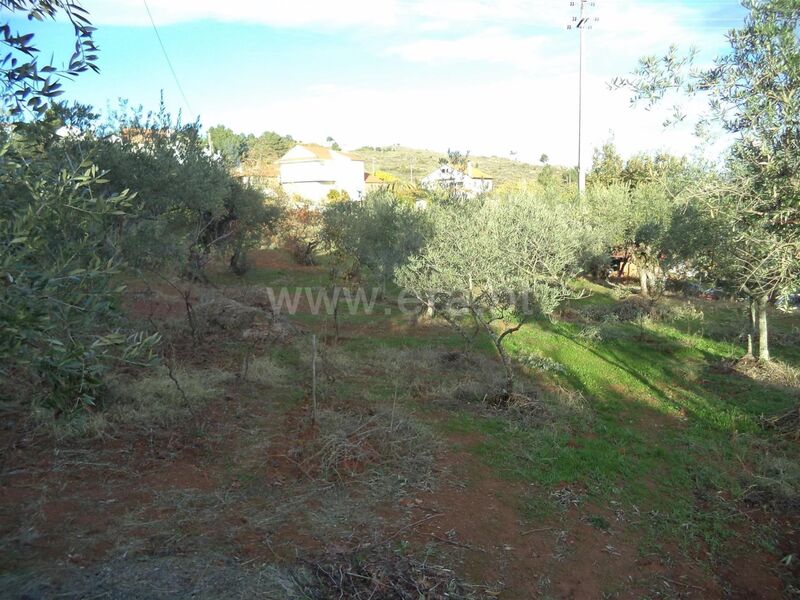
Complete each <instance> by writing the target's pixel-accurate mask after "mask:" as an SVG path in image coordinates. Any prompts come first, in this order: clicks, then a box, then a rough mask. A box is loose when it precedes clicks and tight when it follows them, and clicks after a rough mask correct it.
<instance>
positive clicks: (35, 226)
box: [0, 0, 158, 413]
mask: <svg viewBox="0 0 800 600" xmlns="http://www.w3.org/2000/svg"><path fill="white" fill-rule="evenodd" d="M0 6H2V7H3V8H5V9H7V10H9V11H11V13H14V12H17V13H20V12H21V13H23V14H26V15H27V16H29V17H30V18H34V19H42V18H54V19H55V18H56V17H57V16H58V15H59V13H61V15H62V16H66V17H67V19H68V20H69V21H71V23H72V25H73V28H74V32H75V44H76V48H75V52H74V53H73V55H72V57H71V58H70V61H69V66H68V67H67V68H66V69H65V70H64V71H60V70H58V69H56V68H55V67H52V66H50V65H47V64H41V63H39V61H38V59H39V57H38V50H37V49H36V47H35V46H34V44H33V42H32V38H33V36H32V35H31V34H25V33H22V34H20V33H17V32H14V33H12V32H11V29H10V25H9V24H8V23H6V24H5V25H3V26H2V27H0V31H2V36H3V37H2V40H0V41H1V42H2V43H3V44H4V45H5V46H6V48H7V49H8V53H7V54H6V56H5V60H4V61H3V62H2V68H0V79H1V80H2V82H3V85H2V101H3V105H4V108H5V109H6V111H7V112H6V115H5V120H8V121H10V122H8V123H6V124H5V126H4V127H2V128H0V277H2V284H0V331H2V335H0V374H2V378H3V379H4V380H6V378H8V379H9V380H10V376H11V375H12V374H13V376H14V380H15V381H16V382H17V384H18V389H24V388H23V386H22V385H19V384H20V383H21V382H23V381H28V382H31V383H33V384H35V385H36V386H37V387H36V389H37V391H44V394H42V395H43V401H44V402H45V403H46V404H48V405H49V406H51V407H52V408H54V409H55V410H56V411H59V412H65V413H68V412H71V411H73V410H75V409H78V408H81V407H86V406H87V405H92V404H94V403H95V400H96V398H97V397H98V394H99V392H100V391H101V388H102V378H103V374H104V373H105V372H106V371H107V370H108V369H109V368H111V367H112V366H113V365H115V364H118V363H127V364H133V363H135V364H140V365H144V364H151V362H152V360H153V354H152V349H153V346H154V345H155V344H156V343H157V341H158V336H157V335H150V336H148V335H145V334H143V333H136V332H133V331H130V330H129V329H128V328H127V327H126V326H125V322H124V320H123V319H122V317H121V314H120V311H119V310H118V306H119V292H120V288H119V286H118V285H117V284H116V283H115V282H114V279H113V277H114V275H115V274H116V273H117V272H118V270H119V269H120V267H121V264H122V260H121V258H122V257H121V254H120V251H119V234H120V230H121V228H122V227H123V226H124V224H125V222H126V220H127V219H129V218H130V217H131V216H132V215H134V214H135V212H136V208H135V201H134V200H135V198H134V194H133V193H131V192H130V191H128V190H125V189H120V190H118V191H117V192H108V191H106V190H105V189H104V186H105V184H106V183H107V180H106V178H105V176H104V173H103V172H102V170H100V169H98V168H97V166H96V165H95V164H93V162H92V160H91V159H92V156H91V155H87V154H85V153H84V152H83V151H82V150H81V149H80V148H76V147H75V146H73V145H70V144H69V143H67V142H65V141H64V140H61V139H60V137H59V136H58V135H57V134H56V130H57V127H58V126H59V121H58V119H55V118H52V117H53V114H52V112H51V111H50V109H51V100H52V99H53V98H54V97H56V96H57V95H58V93H59V92H60V91H61V90H60V83H59V81H58V77H59V76H60V75H64V74H68V75H78V74H80V73H81V72H83V71H85V70H87V69H90V68H95V67H94V62H95V59H96V56H95V55H94V44H93V42H92V31H93V29H92V28H91V26H90V25H89V21H88V16H87V15H86V12H85V11H84V10H83V9H82V8H81V7H80V6H79V5H78V4H77V3H75V2H62V1H59V0H3V1H2V2H0ZM21 55H23V56H21ZM39 395H40V394H38V393H37V394H34V395H32V397H31V398H27V399H28V400H30V401H32V400H33V399H34V398H38V397H39Z"/></svg>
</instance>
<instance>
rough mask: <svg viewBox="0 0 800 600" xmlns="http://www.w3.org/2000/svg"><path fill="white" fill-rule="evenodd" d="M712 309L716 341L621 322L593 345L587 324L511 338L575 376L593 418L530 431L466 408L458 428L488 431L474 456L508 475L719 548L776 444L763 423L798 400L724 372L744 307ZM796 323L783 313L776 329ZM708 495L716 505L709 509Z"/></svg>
mask: <svg viewBox="0 0 800 600" xmlns="http://www.w3.org/2000/svg"><path fill="white" fill-rule="evenodd" d="M584 285H587V284H584ZM592 291H595V290H594V289H593V290H592ZM604 298H606V299H604ZM607 298H609V297H608V296H607V295H605V294H603V295H595V296H593V297H592V298H591V299H588V301H587V300H584V301H581V302H583V303H585V304H590V303H591V304H599V303H606V302H608V300H607ZM581 302H579V303H576V304H577V305H580V303H581ZM704 308H705V310H706V317H705V325H706V327H707V328H709V329H710V330H711V331H713V333H714V336H713V337H707V336H701V335H698V334H697V333H696V332H692V333H688V332H687V329H685V328H683V329H682V326H685V325H686V324H685V323H681V322H680V321H678V322H675V323H659V324H652V323H648V324H647V325H646V326H645V327H644V328H642V327H640V326H638V325H636V324H633V323H616V324H613V325H611V326H610V327H608V328H606V331H605V333H606V336H607V337H606V339H604V340H603V341H596V342H591V343H590V342H586V341H585V340H584V339H583V338H582V337H581V335H580V332H581V329H582V326H581V325H579V324H574V323H566V322H560V323H551V322H547V321H540V322H535V323H531V324H527V325H525V326H524V327H523V328H522V329H521V330H520V331H519V332H517V333H515V334H514V335H512V336H511V337H510V338H509V341H508V346H509V350H510V352H511V354H512V355H514V356H516V357H523V356H527V355H530V354H536V355H539V356H542V357H546V358H548V359H550V360H552V361H555V362H557V363H559V364H560V365H562V366H563V373H553V372H548V373H547V377H549V378H552V379H554V380H555V381H556V382H557V383H559V384H561V385H563V386H565V387H568V388H571V389H574V390H577V391H579V392H580V393H581V394H582V395H583V396H584V398H585V399H586V401H587V402H588V404H589V406H590V407H591V411H592V413H593V418H592V419H591V420H589V421H587V420H582V419H580V418H578V419H574V420H573V421H572V422H567V423H561V424H559V426H558V427H555V428H552V427H551V428H547V427H545V428H539V429H536V428H533V429H523V428H518V427H513V426H511V425H509V423H508V422H507V421H506V420H503V419H501V418H496V419H486V418H482V417H477V416H475V415H472V414H469V413H466V412H464V413H461V414H458V415H455V416H453V417H452V419H451V420H450V422H449V423H448V427H449V428H451V429H452V430H455V431H461V432H479V433H482V434H484V436H485V437H484V441H483V442H482V443H480V444H479V445H477V446H476V447H475V448H474V451H475V452H476V453H477V454H478V455H479V456H481V457H482V459H483V460H484V461H485V462H486V463H487V464H488V465H490V466H492V467H493V468H494V469H496V470H497V471H498V472H499V473H500V474H502V475H503V476H505V477H507V478H510V479H516V480H522V481H526V482H530V483H534V484H539V485H542V486H544V487H545V489H550V488H554V487H558V486H561V485H565V484H570V485H578V486H581V487H583V488H585V490H586V491H587V492H588V494H589V496H590V497H592V498H594V499H595V500H596V501H598V502H609V501H611V500H613V501H615V502H621V503H622V504H623V505H625V506H628V507H630V506H636V507H637V509H638V510H641V511H642V512H644V511H647V512H648V514H649V513H652V514H655V515H657V517H658V518H657V519H653V522H652V523H646V527H645V529H646V530H648V531H650V533H651V534H652V539H657V538H658V537H659V536H660V535H664V534H666V535H673V536H674V535H676V534H678V535H680V536H682V541H684V542H686V543H689V542H690V541H691V540H694V539H696V538H697V537H700V538H702V539H703V540H704V541H705V542H706V543H707V544H709V545H710V546H716V545H718V544H720V543H721V541H722V540H724V539H725V538H726V537H727V536H729V535H731V534H732V530H731V528H730V526H729V525H730V522H731V519H732V518H733V516H732V515H731V513H730V510H729V509H728V508H726V507H724V506H722V505H721V504H720V502H719V501H718V498H719V496H718V494H719V493H723V494H726V495H727V497H733V498H737V497H738V496H739V495H740V494H741V493H742V490H743V487H744V486H745V485H746V483H747V482H746V477H744V474H743V473H742V470H743V469H742V465H743V463H747V462H748V461H755V460H757V457H758V455H759V452H760V451H761V449H762V448H763V445H764V444H769V443H770V440H769V439H768V434H767V433H765V432H764V431H762V430H761V428H760V426H759V419H760V417H761V416H762V415H765V414H766V415H772V414H778V413H781V412H783V411H786V410H788V409H789V408H791V407H792V406H794V405H795V404H796V402H797V399H796V396H794V395H792V394H788V393H787V391H786V390H785V389H783V388H781V387H780V386H773V385H770V384H768V383H765V382H759V381H755V380H751V379H748V378H745V377H743V376H739V375H736V374H731V373H723V372H720V371H718V370H715V365H716V364H718V363H719V361H720V360H722V359H730V358H734V357H738V356H740V355H741V349H740V348H739V347H738V346H736V345H734V344H732V343H731V342H730V341H727V340H728V339H730V338H731V337H732V336H731V327H732V326H733V323H734V318H733V317H734V316H735V310H734V309H733V308H731V307H730V306H728V305H720V306H719V312H717V306H716V305H715V304H712V303H706V304H705V305H704ZM791 319H792V317H787V316H785V315H779V316H777V317H776V318H775V319H773V322H774V328H775V330H777V331H780V330H782V329H784V328H786V327H787V325H788V324H789V323H791ZM794 322H795V324H796V320H795V321H794ZM737 327H738V326H737ZM714 338H716V339H714ZM775 353H776V355H777V356H778V357H780V358H785V359H788V360H790V361H791V360H793V359H794V356H795V353H796V351H795V350H794V348H791V347H786V346H784V345H781V344H780V343H777V344H775ZM795 483H796V482H795ZM698 497H703V498H708V501H707V504H706V506H705V507H704V509H703V510H698V507H697V498H698Z"/></svg>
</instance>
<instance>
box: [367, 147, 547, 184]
mask: <svg viewBox="0 0 800 600" xmlns="http://www.w3.org/2000/svg"><path fill="white" fill-rule="evenodd" d="M355 152H356V154H358V155H359V156H360V157H361V158H363V159H364V167H365V168H366V170H367V171H368V172H369V173H372V172H373V170H375V171H383V172H385V173H391V174H392V175H395V176H396V177H399V178H400V179H401V180H403V181H410V180H411V172H412V168H413V173H414V181H419V180H420V179H422V178H423V177H425V176H426V175H428V174H429V173H430V172H431V171H433V170H434V169H436V167H438V166H439V161H440V160H441V159H446V158H447V154H446V153H444V152H432V151H430V150H418V149H416V148H406V147H403V146H387V147H372V146H365V147H363V148H358V149H357V150H356V151H355ZM469 160H471V161H472V164H473V165H474V166H476V167H478V168H480V169H481V171H485V172H486V173H487V174H489V175H491V176H492V177H494V182H495V185H499V184H502V183H505V182H507V181H522V180H525V179H536V177H537V175H538V174H539V171H541V169H542V167H541V166H539V165H533V164H531V163H526V162H522V161H518V160H513V159H510V158H500V157H499V156H470V157H469ZM373 161H374V168H373Z"/></svg>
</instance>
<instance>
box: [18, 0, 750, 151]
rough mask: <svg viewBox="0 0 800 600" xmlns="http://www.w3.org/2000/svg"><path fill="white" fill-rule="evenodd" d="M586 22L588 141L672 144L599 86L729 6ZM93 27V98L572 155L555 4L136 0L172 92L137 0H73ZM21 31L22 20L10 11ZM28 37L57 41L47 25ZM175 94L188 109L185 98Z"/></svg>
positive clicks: (652, 4) (75, 88)
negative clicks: (96, 52)
mask: <svg viewBox="0 0 800 600" xmlns="http://www.w3.org/2000/svg"><path fill="white" fill-rule="evenodd" d="M595 4H596V6H594V7H593V8H591V9H590V10H591V13H592V14H593V15H595V16H597V17H598V18H599V21H598V23H597V24H596V25H595V26H594V28H593V30H592V31H589V32H587V49H588V52H587V55H588V58H587V70H588V76H587V79H586V90H587V95H586V100H585V122H586V137H587V139H588V142H589V146H594V145H599V144H601V143H602V142H603V141H605V140H606V139H608V138H609V137H611V136H613V137H614V139H615V141H616V143H617V144H618V146H619V147H620V148H621V149H622V150H623V152H624V153H626V154H630V153H633V152H635V151H639V150H645V151H652V150H656V149H661V148H664V149H669V150H672V151H674V152H680V153H688V152H690V151H691V150H692V148H693V146H694V141H693V138H692V136H691V134H690V132H689V130H688V128H687V129H685V130H676V131H669V132H665V131H664V130H663V128H662V127H661V122H662V121H663V115H661V114H659V113H658V112H655V113H653V112H646V111H644V110H641V109H640V110H636V111H633V110H631V109H629V108H628V99H627V97H626V95H625V94H624V92H611V91H609V90H608V89H607V86H606V82H607V81H608V80H610V79H611V78H612V77H613V76H615V75H621V74H626V73H628V72H630V71H631V69H632V68H634V67H635V65H636V60H637V58H638V57H639V56H642V55H644V54H654V53H658V52H663V51H664V50H666V48H667V47H668V46H669V44H670V43H677V44H679V45H680V46H681V47H688V46H690V45H696V46H698V47H699V48H701V49H702V50H703V54H702V58H703V60H710V59H711V58H712V57H713V56H714V55H715V54H717V53H719V52H721V51H724V49H725V47H726V42H725V32H726V31H727V30H728V29H729V28H730V27H733V26H736V25H738V24H740V23H741V21H742V18H743V15H744V11H743V10H742V9H741V7H740V6H739V5H738V3H737V2H735V1H733V0H684V1H672V2H669V1H667V0H639V1H632V0H596V2H595ZM83 5H84V6H85V7H86V8H88V9H89V11H90V12H91V14H92V15H93V21H94V23H95V25H97V26H98V32H97V41H98V43H99V46H100V48H101V54H100V67H101V74H100V75H93V74H87V75H84V76H81V77H80V78H78V79H77V80H76V81H74V82H68V83H67V84H66V86H65V87H66V89H67V97H68V98H69V99H76V100H80V101H82V102H86V103H90V104H93V105H95V106H97V107H101V108H104V107H106V106H108V105H109V104H111V105H114V104H116V102H117V99H118V98H127V99H128V100H129V101H130V102H131V103H133V104H143V105H144V106H145V107H154V106H155V105H156V104H157V102H158V99H159V95H160V93H161V90H163V91H164V94H165V98H166V101H167V104H168V106H169V107H170V108H171V109H172V110H174V111H177V110H178V109H181V110H182V111H183V113H184V115H185V116H190V117H192V118H193V117H195V116H199V117H200V119H201V121H202V122H203V124H204V125H206V126H210V125H215V124H218V123H224V124H226V125H228V126H230V127H232V128H233V129H235V130H237V131H244V132H248V133H250V132H252V133H260V132H261V131H263V130H266V129H270V130H274V131H277V132H279V133H288V134H291V135H293V136H294V137H295V138H296V139H300V140H304V141H317V142H323V141H324V140H325V138H326V137H327V136H333V137H334V138H335V139H336V140H337V141H338V142H339V143H340V144H341V145H342V146H344V147H345V148H350V149H352V148H356V147H358V146H361V145H365V144H368V145H388V144H393V143H400V144H403V145H408V146H414V147H423V148H430V149H433V150H445V149H447V148H457V149H460V150H462V151H465V150H470V151H471V152H472V153H473V154H496V155H500V156H508V155H509V153H510V152H511V151H515V152H516V153H517V154H518V156H519V157H520V158H522V159H525V160H531V161H535V160H538V157H539V155H540V154H542V153H547V154H549V155H550V157H551V158H552V160H553V161H554V162H556V163H560V164H574V163H575V162H576V160H577V157H576V152H577V150H576V136H577V125H576V113H577V67H578V60H577V56H578V38H577V33H576V32H575V31H568V30H567V27H566V25H567V23H569V22H570V20H571V17H572V16H573V15H574V14H576V9H574V8H571V7H570V2H569V0H493V1H489V0H458V1H456V0H337V1H332V0H282V1H281V2H278V1H274V0H264V1H257V0H239V1H237V2H228V3H225V2H219V0H213V1H212V0H148V5H149V6H150V9H151V12H152V15H153V18H154V20H155V22H156V24H157V26H158V30H159V32H160V34H161V37H162V39H163V41H164V44H165V45H166V48H167V51H168V53H169V57H170V58H171V60H172V63H173V65H174V67H175V71H176V72H177V75H178V79H179V81H180V83H181V85H182V87H183V89H184V91H185V95H186V101H184V99H183V98H182V96H181V94H180V93H179V91H178V89H177V86H176V84H175V81H174V79H173V77H172V74H171V73H170V70H169V68H168V66H167V63H166V60H165V58H164V55H163V54H162V51H161V48H160V46H159V44H158V41H157V39H156V36H155V34H154V32H153V29H152V26H151V24H150V21H149V19H148V16H147V12H146V10H145V6H144V3H143V0H84V2H83ZM16 24H18V25H19V26H20V28H22V27H29V24H28V23H23V22H18V23H16ZM36 32H37V41H38V43H39V45H40V46H41V47H42V48H43V49H46V50H48V51H50V50H54V51H55V52H56V55H57V56H58V55H59V50H60V51H61V54H62V55H63V54H64V53H66V52H68V50H69V46H68V44H69V41H70V37H69V36H70V31H69V29H68V28H67V27H66V26H65V25H64V24H63V23H50V24H44V25H39V26H37V27H36ZM187 101H188V106H187Z"/></svg>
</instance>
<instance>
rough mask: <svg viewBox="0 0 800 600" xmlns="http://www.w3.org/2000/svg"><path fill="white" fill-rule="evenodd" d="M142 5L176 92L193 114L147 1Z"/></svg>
mask: <svg viewBox="0 0 800 600" xmlns="http://www.w3.org/2000/svg"><path fill="white" fill-rule="evenodd" d="M142 2H143V3H144V8H145V10H146V11H147V16H148V17H149V18H150V24H151V25H152V26H153V31H155V33H156V38H157V39H158V44H159V45H160V46H161V51H162V52H163V53H164V58H165V59H166V61H167V65H168V66H169V70H170V72H171V73H172V78H173V79H174V80H175V85H176V86H177V87H178V91H179V92H180V94H181V97H182V98H183V102H184V104H186V108H188V109H189V113H191V114H194V111H193V110H192V105H191V104H190V103H189V100H188V99H187V98H186V93H185V92H184V91H183V86H182V85H181V82H180V80H179V79H178V74H177V73H176V72H175V67H173V66H172V61H171V60H170V59H169V54H167V48H166V46H164V41H163V40H162V39H161V34H159V33H158V27H156V22H155V20H153V13H151V12H150V7H149V6H148V5H147V0H142Z"/></svg>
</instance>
